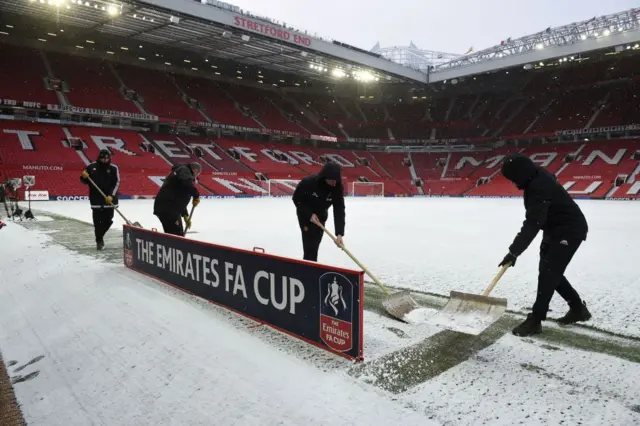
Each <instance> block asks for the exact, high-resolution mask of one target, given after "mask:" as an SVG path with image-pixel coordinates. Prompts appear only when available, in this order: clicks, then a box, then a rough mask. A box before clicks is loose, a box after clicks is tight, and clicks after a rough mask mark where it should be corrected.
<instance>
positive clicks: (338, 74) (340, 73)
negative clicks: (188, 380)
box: [331, 68, 346, 78]
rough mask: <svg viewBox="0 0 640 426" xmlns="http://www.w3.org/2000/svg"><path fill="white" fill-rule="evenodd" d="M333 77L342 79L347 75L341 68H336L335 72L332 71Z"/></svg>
mask: <svg viewBox="0 0 640 426" xmlns="http://www.w3.org/2000/svg"><path fill="white" fill-rule="evenodd" d="M331 75H332V76H334V77H337V78H342V77H344V76H345V75H346V74H345V72H344V71H342V70H341V69H340V68H334V69H333V71H331Z"/></svg>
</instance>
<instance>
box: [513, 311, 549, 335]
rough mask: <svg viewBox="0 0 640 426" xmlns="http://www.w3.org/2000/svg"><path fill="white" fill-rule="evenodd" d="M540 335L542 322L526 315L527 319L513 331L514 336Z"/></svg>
mask: <svg viewBox="0 0 640 426" xmlns="http://www.w3.org/2000/svg"><path fill="white" fill-rule="evenodd" d="M539 333H542V321H540V320H539V319H537V318H536V317H534V316H533V314H529V315H527V319H526V320H524V322H523V323H522V324H520V325H519V326H517V327H516V328H514V329H513V334H515V335H516V336H521V337H526V336H531V335H532V334H539Z"/></svg>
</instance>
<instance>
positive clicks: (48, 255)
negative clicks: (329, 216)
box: [0, 198, 640, 426]
mask: <svg viewBox="0 0 640 426" xmlns="http://www.w3.org/2000/svg"><path fill="white" fill-rule="evenodd" d="M579 203H580V205H581V206H582V207H583V209H584V211H585V214H586V215H587V219H588V221H589V224H590V228H591V232H590V234H589V237H588V240H587V242H586V243H585V244H584V245H583V247H581V249H580V250H579V251H578V253H577V255H576V257H575V259H574V261H573V262H572V264H571V265H570V267H569V269H568V272H567V276H568V277H569V279H570V281H572V282H574V283H575V286H576V288H577V289H578V291H579V292H580V293H581V295H582V296H583V297H584V298H585V299H586V300H587V302H588V303H589V308H590V310H591V311H592V313H593V315H594V318H593V319H592V321H591V322H590V324H592V325H593V326H595V327H597V328H600V329H604V330H609V331H612V332H616V333H620V334H626V335H632V336H636V337H638V336H640V322H639V321H638V319H639V317H640V278H639V275H638V273H637V267H636V266H635V263H634V262H637V259H638V258H640V257H639V256H638V255H639V254H640V249H639V248H638V241H637V238H633V237H632V236H634V235H637V234H638V233H639V231H640V223H639V222H638V220H637V218H638V217H640V215H639V213H640V203H633V202H629V203H627V202H606V201H580V202H579ZM120 204H121V209H122V212H123V213H124V214H125V215H126V216H127V217H128V218H129V219H130V220H133V221H135V220H137V221H140V222H141V223H142V225H143V226H146V227H159V226H160V223H159V221H158V220H157V219H156V218H155V217H154V216H153V215H152V204H153V201H152V200H135V201H134V200H131V201H129V200H124V201H121V203H120ZM32 207H33V209H34V211H36V218H37V219H40V218H44V217H45V216H46V215H40V214H39V213H38V212H39V211H42V210H45V211H48V212H50V213H51V214H63V215H66V216H70V217H74V218H76V219H78V220H83V221H86V222H90V221H91V211H90V209H89V207H88V202H86V201H80V202H37V203H33V206H32ZM523 215H524V209H523V207H522V201H521V200H509V199H426V198H412V199H379V198H375V199H347V232H346V234H347V235H346V236H345V242H346V243H347V244H348V247H349V249H350V250H351V251H352V253H353V254H354V255H355V256H356V257H357V258H358V259H359V260H360V261H361V262H362V263H363V264H365V265H366V266H367V267H369V268H370V269H371V270H372V272H373V273H374V274H375V275H376V276H377V277H378V278H380V279H381V280H382V281H383V282H385V283H388V284H390V285H396V286H401V287H408V288H412V289H420V290H424V291H428V292H433V293H439V294H442V295H444V296H448V295H449V291H450V290H458V291H463V292H469V293H475V294H481V293H482V291H483V290H484V288H485V287H486V285H487V284H488V283H489V281H490V280H491V279H492V278H493V277H494V276H495V274H496V273H497V271H498V266H497V264H498V263H499V261H500V260H501V259H502V257H503V256H504V252H505V251H506V248H507V247H508V245H509V244H510V242H511V240H512V239H513V237H514V236H515V234H516V232H517V231H518V229H519V227H520V224H521V221H522V218H523ZM47 218H48V219H49V220H50V219H51V218H49V217H47ZM114 221H115V223H116V226H119V225H120V224H122V220H121V218H120V217H119V216H117V215H116V216H115V218H114ZM329 228H330V229H333V224H332V221H331V220H330V222H329ZM193 230H194V231H196V232H197V233H195V234H193V235H191V238H194V239H199V240H203V241H209V242H214V243H218V244H223V245H229V246H233V247H240V248H249V249H251V248H253V247H256V246H258V247H263V248H264V249H265V250H266V251H267V252H268V253H272V254H278V255H283V256H290V257H296V258H299V257H300V254H301V249H302V247H301V242H300V236H299V231H298V228H297V222H296V219H295V211H294V209H293V205H292V203H291V201H290V199H288V198H281V199H272V198H263V199H211V200H203V201H202V203H201V204H200V206H199V207H198V208H197V209H196V210H195V214H194V218H193ZM51 232H54V231H47V233H45V232H42V231H27V230H25V229H23V228H22V227H20V226H18V225H16V224H14V223H12V222H11V221H7V226H6V227H5V228H4V229H2V230H0V242H2V243H0V279H1V283H2V284H1V285H0V349H1V350H2V351H3V357H4V359H5V361H6V362H8V361H11V360H16V361H17V362H18V365H19V366H24V364H25V363H28V362H30V361H31V362H32V363H31V364H30V365H29V366H28V367H26V368H24V369H22V370H21V371H19V372H18V371H17V370H16V369H15V368H10V369H9V371H10V373H11V374H12V375H14V376H15V375H17V374H20V375H22V376H23V377H25V378H30V379H29V380H26V381H24V382H22V383H19V384H17V385H16V386H15V389H16V393H17V397H18V401H19V403H20V404H21V407H22V409H23V411H24V412H25V416H26V419H27V421H28V422H29V424H34V425H38V424H46V425H85V424H101V425H102V424H103V425H111V424H140V425H151V424H164V423H166V422H167V419H171V420H170V422H171V423H172V424H174V423H175V424H189V425H198V424H224V425H234V424H238V425H240V424H241V425H258V424H259V425H275V424H278V425H289V424H291V425H300V424H305V425H320V424H322V425H325V424H357V425H361V424H362V425H378V424H380V425H389V424H402V425H413V424H416V425H418V424H419V425H430V424H433V425H436V424H455V425H462V426H466V425H477V424H491V425H512V424H525V425H532V426H533V425H536V426H537V425H557V424H575V425H578V424H582V425H594V426H595V425H602V424H615V425H621V426H626V425H629V426H631V425H637V424H640V405H638V400H637V397H638V395H640V385H639V384H638V383H637V377H638V376H639V375H640V367H639V366H638V364H637V363H633V362H631V361H627V360H626V359H623V358H619V357H615V356H611V355H604V354H600V353H596V352H586V351H581V350H577V349H573V348H571V347H570V346H562V345H559V344H555V346H552V345H549V344H548V343H547V342H545V341H544V340H536V339H527V338H525V339H522V338H518V337H515V336H512V335H510V334H506V335H504V336H502V337H500V339H499V340H497V341H496V342H493V343H492V344H490V345H489V346H488V347H486V348H485V349H483V350H481V351H479V352H477V353H469V355H470V356H471V358H469V359H467V360H466V361H463V362H461V363H459V364H457V365H455V366H453V367H452V368H449V369H448V370H446V371H444V372H442V373H440V374H437V375H435V377H433V378H431V379H429V380H428V381H426V382H424V383H421V384H419V385H417V386H415V387H413V388H410V389H408V390H407V391H405V392H404V393H401V394H396V395H393V394H390V393H387V392H384V391H382V390H381V389H379V388H378V387H376V386H375V385H373V384H371V383H372V382H373V381H374V380H372V379H373V377H370V376H368V375H367V374H366V373H365V374H363V375H362V376H359V377H358V378H354V377H352V376H351V375H349V374H348V370H349V369H350V368H351V367H352V366H353V364H351V363H349V362H348V361H346V360H344V359H342V358H338V357H335V356H334V355H331V354H329V353H328V352H325V351H322V350H319V349H317V348H315V347H312V346H309V345H307V344H305V343H303V342H300V341H299V340H297V339H292V338H290V337H287V336H285V335H282V334H280V333H276V332H273V331H270V329H268V328H266V327H256V328H254V327H252V326H253V325H254V324H253V323H252V322H250V321H248V320H245V319H242V318H240V317H238V316H236V315H235V314H231V313H229V312H228V311H226V310H224V309H221V308H218V307H215V306H213V305H210V304H207V303H205V302H202V301H201V300H198V299H196V298H193V297H191V296H188V295H186V294H184V293H182V292H179V291H177V290H175V289H172V288H170V287H167V286H164V285H163V284H160V283H157V282H156V281H154V280H150V279H147V278H145V277H143V276H140V275H139V274H136V273H134V272H132V271H129V270H127V269H126V268H124V266H123V265H114V264H107V263H102V262H99V261H96V260H95V259H94V258H90V257H88V256H82V255H78V254H76V253H72V252H71V251H69V250H66V249H64V248H61V247H60V246H57V245H55V244H53V245H52V244H49V243H48V241H50V238H51V237H50V235H52V234H51ZM5 241H10V242H11V244H10V245H8V244H3V243H4V242H5ZM539 242H540V237H538V239H537V240H536V241H535V242H534V243H533V244H532V246H531V248H530V249H529V251H528V252H526V253H525V254H524V255H523V256H522V257H521V258H520V259H519V260H518V263H517V265H516V267H515V268H510V269H509V270H508V271H507V273H506V274H505V275H504V276H503V277H502V279H501V280H500V282H499V283H498V284H497V286H496V287H495V289H494V291H493V292H492V294H491V295H492V296H494V297H505V298H507V299H508V301H509V309H519V310H523V311H526V309H527V308H528V307H529V306H530V305H531V303H532V302H533V298H534V297H535V292H536V281H537V246H538V245H539ZM320 260H321V261H322V262H324V263H329V264H334V265H336V266H347V267H351V268H352V267H354V265H353V263H352V261H351V259H349V258H348V256H346V255H345V254H344V253H342V252H341V251H340V250H339V249H338V248H336V247H335V245H334V244H333V243H332V242H331V241H330V240H329V239H328V238H326V239H325V240H324V241H323V244H322V247H321V250H320ZM552 309H553V311H552V312H551V315H552V316H559V315H562V314H563V313H564V310H565V307H564V303H563V302H562V301H561V300H558V297H556V298H555V299H554V302H553V303H552ZM435 314H436V311H435V310H432V309H427V308H425V309H418V310H416V311H414V312H412V313H411V314H409V319H410V320H411V323H410V324H404V323H400V322H398V321H393V320H390V319H388V318H385V317H383V316H380V315H378V314H376V313H374V312H370V311H365V313H364V321H365V325H364V332H365V338H364V344H365V347H364V354H365V361H366V362H370V363H372V364H373V365H374V366H375V365H376V362H378V361H380V362H379V363H378V366H379V367H380V370H382V371H383V372H385V371H386V374H387V375H393V374H397V371H395V370H394V369H393V367H394V366H395V365H399V364H402V361H403V360H402V357H403V356H406V355H403V353H402V352H397V351H398V350H399V349H408V350H409V351H412V350H413V348H412V346H413V345H415V344H419V343H421V342H423V341H424V339H426V338H428V337H430V336H433V335H434V334H436V333H439V332H441V331H442V328H440V327H438V326H436V325H434V324H433V323H432V320H433V319H434V315H435ZM456 322H459V321H456ZM442 325H443V326H445V327H446V326H448V325H450V324H447V323H446V322H445V323H442ZM467 325H472V322H469V323H468V324H467ZM545 326H546V327H553V328H556V326H555V325H552V324H548V325H545ZM581 333H582V334H595V332H594V331H588V332H585V331H584V330H583V331H581ZM627 343H628V342H627ZM42 356H44V357H43V358H41V359H38V358H39V357H42ZM385 356H388V357H386V358H383V357H385ZM426 362H427V363H429V364H433V362H434V361H432V360H429V361H426ZM426 368H430V367H429V366H427V367H426ZM368 371H369V372H370V371H371V370H368ZM36 374H37V375H36Z"/></svg>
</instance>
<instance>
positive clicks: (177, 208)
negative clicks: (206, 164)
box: [153, 162, 202, 237]
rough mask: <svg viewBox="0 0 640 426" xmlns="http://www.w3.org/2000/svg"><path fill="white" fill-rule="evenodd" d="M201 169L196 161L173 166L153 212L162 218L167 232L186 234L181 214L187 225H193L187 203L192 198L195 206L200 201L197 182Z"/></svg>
mask: <svg viewBox="0 0 640 426" xmlns="http://www.w3.org/2000/svg"><path fill="white" fill-rule="evenodd" d="M201 171H202V166H200V164H198V163H196V162H193V163H189V164H178V165H175V166H173V167H172V168H171V173H169V175H168V176H167V177H166V178H165V179H164V182H163V183H162V186H161V187H160V191H158V195H156V200H155V202H154V204H153V214H154V215H156V216H157V217H158V219H160V222H161V223H162V229H163V230H164V232H165V233H167V234H172V235H179V236H181V237H182V236H183V235H184V229H183V227H182V220H180V216H182V218H183V219H184V221H185V223H186V225H187V227H190V226H191V223H190V219H189V212H188V211H187V205H188V204H189V201H190V200H191V198H193V206H194V207H195V206H197V205H198V204H199V203H200V193H199V192H198V188H196V183H195V182H196V178H197V177H198V175H199V174H200V172H201Z"/></svg>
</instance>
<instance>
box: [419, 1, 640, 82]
mask: <svg viewBox="0 0 640 426" xmlns="http://www.w3.org/2000/svg"><path fill="white" fill-rule="evenodd" d="M639 42H640V9H630V10H626V11H623V12H619V13H614V14H611V15H606V16H594V17H593V18H591V19H588V20H585V21H581V22H573V23H571V24H568V25H564V26H561V27H557V28H551V27H549V28H547V29H545V30H543V31H540V32H538V33H535V34H531V35H528V36H525V37H520V38H518V39H511V38H507V39H506V40H503V41H502V42H501V43H500V44H499V45H497V46H493V47H490V48H488V49H484V50H481V51H479V52H475V53H468V54H465V55H463V56H460V57H458V58H456V59H453V60H451V61H449V62H446V63H443V64H439V65H436V66H434V67H433V69H431V70H430V71H429V78H428V81H429V82H437V81H445V80H449V79H454V78H459V77H464V76H469V75H474V74H483V73H487V72H495V71H497V70H500V69H505V68H511V67H516V66H527V65H531V64H534V63H537V62H541V61H547V60H551V59H557V58H563V57H570V56H572V55H580V54H582V53H586V52H591V51H595V50H602V49H611V50H612V51H621V50H622V49H627V48H629V47H630V46H631V45H633V46H635V44H636V43H639Z"/></svg>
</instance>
